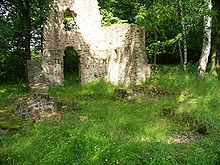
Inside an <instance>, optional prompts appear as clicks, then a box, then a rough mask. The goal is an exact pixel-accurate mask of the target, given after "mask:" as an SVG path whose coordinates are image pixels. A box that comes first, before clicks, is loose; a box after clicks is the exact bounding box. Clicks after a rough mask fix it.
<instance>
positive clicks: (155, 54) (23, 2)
mask: <svg viewBox="0 0 220 165" xmlns="http://www.w3.org/2000/svg"><path fill="white" fill-rule="evenodd" d="M50 3H51V0H1V1H0V16H1V17H0V45H1V47H0V71H1V72H0V84H5V83H18V82H24V81H25V63H26V60H28V59H31V58H32V59H33V58H36V57H39V56H40V54H41V50H42V42H43V39H42V24H43V23H44V21H45V20H46V18H47V12H48V9H49V5H50ZM99 4H100V7H101V8H100V12H101V14H102V15H103V20H102V23H103V26H110V25H112V24H116V23H124V22H128V23H135V24H138V25H140V26H143V27H144V28H145V29H146V52H147V56H148V62H149V63H150V64H154V65H156V64H176V65H179V64H180V66H182V67H183V69H184V70H186V69H187V67H186V66H187V65H195V66H196V67H198V66H199V62H200V63H201V58H200V57H201V56H202V51H203V49H205V48H204V47H205V45H207V44H205V43H204V40H205V39H206V38H207V36H206V34H207V33H205V31H206V30H207V29H208V30H210V28H211V32H212V33H211V34H212V35H211V39H212V40H211V50H210V53H208V56H207V57H208V58H209V61H210V62H211V61H212V62H213V65H212V67H213V68H212V70H215V73H214V74H215V75H217V72H216V69H215V68H216V67H217V65H218V63H219V58H218V57H219V55H218V54H219V40H220V39H219V38H220V37H219V29H220V27H219V26H220V19H219V13H220V9H219V8H220V2H219V1H218V0H213V1H210V0H185V1H182V0H164V1H160V0H99ZM210 4H211V5H212V8H209V7H208V6H209V5H210ZM206 17H209V18H211V19H212V20H211V25H210V28H209V27H208V28H206V30H205V25H206V23H205V22H206V19H205V18H206ZM211 57H213V58H212V59H214V60H210V59H211ZM186 64H187V65H186Z"/></svg>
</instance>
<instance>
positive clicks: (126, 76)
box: [29, 0, 150, 88]
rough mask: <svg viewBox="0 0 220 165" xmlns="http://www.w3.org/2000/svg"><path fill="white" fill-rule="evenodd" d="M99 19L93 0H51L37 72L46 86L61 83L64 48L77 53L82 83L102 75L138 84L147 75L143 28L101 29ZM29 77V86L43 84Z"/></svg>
mask: <svg viewBox="0 0 220 165" xmlns="http://www.w3.org/2000/svg"><path fill="white" fill-rule="evenodd" d="M65 13H68V14H69V15H70V16H71V17H72V19H71V21H70V22H68V23H69V24H71V25H72V28H70V29H68V30H67V29H66V27H65V26H66V25H65V24H64V15H65ZM101 19H102V16H101V15H100V11H99V6H98V2H97V0H54V2H53V4H52V5H51V7H50V11H49V16H48V19H47V21H46V23H45V24H44V36H43V37H44V44H43V55H42V57H41V60H40V64H41V69H42V72H39V75H43V77H44V79H45V82H46V84H47V85H48V86H57V85H61V84H63V81H64V60H63V57H64V56H65V53H64V52H65V50H66V48H72V49H73V50H74V51H75V52H77V55H78V57H79V78H80V81H81V82H82V83H88V82H91V81H93V80H94V79H97V78H104V79H105V80H106V81H109V82H112V83H113V84H115V85H118V84H125V85H127V86H128V85H131V84H140V83H141V82H144V81H146V79H147V78H148V77H149V76H150V73H149V72H150V69H149V68H148V66H147V59H146V57H147V56H146V53H145V30H144V29H143V28H141V27H139V26H137V25H135V24H117V25H113V26H111V27H105V28H103V27H102V26H101ZM29 66H31V65H29ZM38 70H39V69H38ZM40 77H42V76H40ZM29 79H30V86H31V88H35V86H36V84H38V85H37V86H40V85H39V84H43V83H42V82H38V79H39V76H37V78H36V76H34V75H33V74H32V75H30V76H29ZM33 79H34V80H33ZM40 79H41V78H40ZM43 86H44V85H43ZM37 88H38V87H37Z"/></svg>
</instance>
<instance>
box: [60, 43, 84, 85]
mask: <svg viewBox="0 0 220 165" xmlns="http://www.w3.org/2000/svg"><path fill="white" fill-rule="evenodd" d="M63 62H64V82H66V83H79V82H80V60H79V55H78V53H77V52H76V51H75V50H74V49H73V47H67V48H66V50H65V51H64V57H63Z"/></svg>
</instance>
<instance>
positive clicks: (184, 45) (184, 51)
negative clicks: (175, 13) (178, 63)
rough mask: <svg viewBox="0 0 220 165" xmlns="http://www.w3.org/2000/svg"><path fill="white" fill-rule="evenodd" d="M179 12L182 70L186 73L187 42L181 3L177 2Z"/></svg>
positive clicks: (180, 0) (180, 1)
mask: <svg viewBox="0 0 220 165" xmlns="http://www.w3.org/2000/svg"><path fill="white" fill-rule="evenodd" d="M179 10H180V18H181V26H182V36H183V63H182V64H183V70H184V71H186V65H187V42H186V25H185V19H184V16H183V2H182V0H179Z"/></svg>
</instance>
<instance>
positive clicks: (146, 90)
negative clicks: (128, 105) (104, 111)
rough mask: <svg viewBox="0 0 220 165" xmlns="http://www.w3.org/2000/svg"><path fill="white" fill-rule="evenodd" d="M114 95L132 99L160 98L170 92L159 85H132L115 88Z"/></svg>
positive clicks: (123, 98)
mask: <svg viewBox="0 0 220 165" xmlns="http://www.w3.org/2000/svg"><path fill="white" fill-rule="evenodd" d="M114 92H115V94H116V97H117V98H119V99H122V100H133V99H138V98H146V97H147V98H153V99H157V98H161V97H164V96H167V95H171V92H169V91H168V90H166V89H164V88H162V87H160V86H134V87H132V88H130V89H122V88H121V89H115V91H114Z"/></svg>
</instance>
